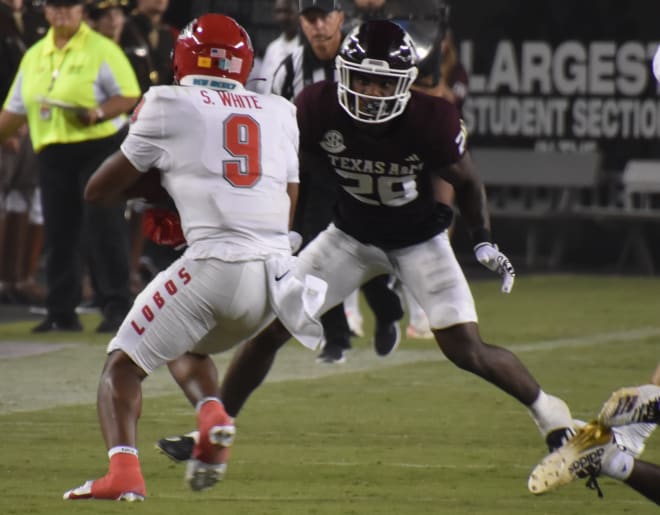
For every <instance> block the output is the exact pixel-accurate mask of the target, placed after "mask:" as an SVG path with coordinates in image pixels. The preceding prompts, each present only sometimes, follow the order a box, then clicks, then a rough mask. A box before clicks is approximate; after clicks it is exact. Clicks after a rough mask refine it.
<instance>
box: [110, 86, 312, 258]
mask: <svg viewBox="0 0 660 515" xmlns="http://www.w3.org/2000/svg"><path fill="white" fill-rule="evenodd" d="M121 150H122V152H123V153H124V155H125V156H126V157H127V159H128V160H129V161H131V163H132V164H133V165H134V166H135V167H136V168H137V169H138V170H140V171H143V172H146V171H147V170H149V169H150V168H154V167H155V168H158V169H159V170H160V171H161V177H162V179H161V181H162V184H163V187H164V188H165V189H166V190H167V191H168V193H169V194H170V196H171V197H172V198H173V199H174V202H175V204H176V207H177V209H178V211H179V215H180V216H181V224H182V228H183V231H184V235H185V237H186V241H187V242H188V246H189V248H188V250H187V251H186V253H187V255H189V256H190V257H192V258H206V257H217V258H219V259H223V260H226V261H241V260H246V259H260V258H266V257H267V256H269V255H272V254H273V253H276V254H279V253H281V254H289V253H290V249H289V240H288V237H287V233H288V222H289V210H290V201H289V197H288V195H287V183H297V182H299V179H298V126H297V123H296V113H295V106H293V105H292V104H291V103H290V102H288V101H286V100H285V99H283V98H281V97H279V96H276V95H260V94H255V93H253V92H251V91H247V90H245V89H244V88H242V87H240V86H237V87H236V88H235V89H234V90H233V91H231V92H228V91H217V90H213V89H208V88H204V87H198V86H157V87H152V88H151V89H150V90H149V91H148V92H147V93H146V94H145V96H144V101H143V102H142V104H141V106H140V107H139V110H138V112H137V114H136V115H134V120H133V122H132V124H131V127H130V131H129V134H128V136H127V137H126V139H125V140H124V143H123V144H122V145H121Z"/></svg>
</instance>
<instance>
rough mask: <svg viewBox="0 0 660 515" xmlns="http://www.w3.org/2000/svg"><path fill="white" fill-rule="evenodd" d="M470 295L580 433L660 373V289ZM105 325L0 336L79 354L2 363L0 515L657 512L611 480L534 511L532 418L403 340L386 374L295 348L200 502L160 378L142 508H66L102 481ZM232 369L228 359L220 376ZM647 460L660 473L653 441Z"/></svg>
mask: <svg viewBox="0 0 660 515" xmlns="http://www.w3.org/2000/svg"><path fill="white" fill-rule="evenodd" d="M473 289H474V293H475V298H476V300H477V307H478V310H479V313H480V317H481V331H482V334H483V336H484V339H485V340H486V341H488V342H492V343H497V344H500V345H503V346H506V347H508V348H510V349H512V350H514V352H516V353H517V355H518V356H519V357H520V359H521V360H522V361H523V362H524V363H525V364H526V365H527V366H528V367H529V368H530V370H531V371H532V372H533V373H534V375H535V376H536V377H537V378H538V380H539V381H540V382H541V384H542V385H543V386H544V388H545V390H546V391H548V392H551V393H556V394H558V395H560V396H562V397H563V398H564V399H565V400H566V401H567V402H569V404H570V406H571V408H572V410H573V414H574V416H575V417H576V418H582V419H589V418H591V417H593V416H595V414H596V413H597V412H598V409H599V408H600V405H601V404H602V402H603V401H604V400H605V399H606V398H607V397H608V395H609V393H610V392H611V391H612V390H614V389H616V388H618V387H620V386H626V385H632V384H641V383H644V382H647V381H648V380H649V378H650V375H651V373H652V371H653V369H654V368H655V366H656V364H657V363H658V361H660V344H659V343H658V341H659V340H660V313H659V309H658V308H659V307H660V302H659V300H658V299H659V298H660V280H659V279H656V278H648V277H643V278H621V277H590V276H580V277H578V276H530V277H520V278H519V280H518V281H517V284H516V287H515V288H514V291H513V293H512V294H511V295H509V296H505V295H502V294H500V293H499V289H498V284H497V282H495V281H483V282H482V281H478V282H475V283H473ZM96 322H97V318H95V317H94V316H86V317H85V319H84V323H85V326H86V331H85V332H84V333H82V334H79V335H73V336H72V335H56V336H47V337H40V338H39V339H38V340H37V339H35V338H34V336H33V335H31V334H29V327H30V324H28V323H16V324H7V325H1V326H0V341H4V342H7V341H12V342H24V343H25V344H26V345H27V344H29V343H30V342H37V341H38V342H40V343H48V344H52V345H56V344H58V343H67V344H74V345H71V346H68V347H65V348H62V349H60V350H58V351H56V352H52V353H48V354H40V355H36V356H31V357H24V358H16V359H0V435H1V443H0V449H1V451H0V456H1V459H0V514H2V515H9V514H44V515H56V514H78V513H94V514H105V513H124V512H128V511H130V512H131V513H140V514H154V515H155V514H159V515H195V514H212V513H213V514H223V515H234V514H236V515H238V514H241V515H243V514H250V515H253V514H269V515H270V514H282V515H299V514H300V515H302V514H306V515H309V514H314V515H315V514H318V515H322V514H328V515H330V514H333V515H335V514H342V515H343V514H360V515H362V514H365V515H367V514H368V515H372V514H398V515H408V514H411V515H417V514H427V513H429V514H430V513H434V514H474V515H478V514H501V515H516V514H520V515H531V514H533V515H537V514H539V515H540V514H547V515H555V514H556V515H572V514H576V515H577V514H580V515H582V514H584V513H596V512H597V513H599V514H603V515H607V514H617V515H620V514H634V515H644V514H647V513H648V514H650V513H657V506H655V505H653V504H651V503H650V502H649V501H647V500H646V499H644V498H643V497H641V496H640V495H638V494H636V493H635V492H633V491H632V490H630V489H628V488H627V487H625V486H624V485H622V484H621V483H618V482H616V481H614V480H611V479H607V478H602V479H601V481H600V483H601V486H602V488H603V490H604V493H605V498H604V499H599V498H598V497H597V495H596V493H595V491H592V490H588V489H587V488H585V486H584V484H583V482H579V483H574V484H571V485H568V486H566V487H564V488H563V489H561V490H558V491H556V492H552V493H550V494H547V495H544V496H540V497H534V496H532V495H531V494H530V493H528V491H527V477H528V474H529V472H530V470H531V468H532V467H533V466H534V465H535V464H536V462H537V461H539V460H540V458H541V457H542V456H543V455H544V454H545V448H544V444H543V441H542V439H541V437H540V435H539V433H538V431H537V429H536V427H535V426H534V424H533V422H532V420H531V418H530V417H529V415H528V414H527V413H526V410H525V409H524V408H523V407H522V406H520V405H519V404H518V403H516V402H515V401H514V400H512V399H511V398H509V397H508V396H506V395H505V394H503V393H502V392H500V391H499V390H497V389H495V388H494V387H492V386H491V385H489V384H487V383H485V382H483V381H482V380H481V379H479V378H477V377H474V376H472V375H470V374H467V373H465V372H463V371H460V370H458V369H456V368H455V367H454V366H453V365H451V364H450V363H448V362H447V361H445V360H444V359H443V358H442V355H441V353H440V352H439V351H438V350H437V348H436V345H435V343H434V342H429V341H418V340H414V341H413V340H405V339H404V341H403V342H402V344H401V346H400V347H399V349H398V350H397V352H396V354H394V355H393V356H390V357H388V358H384V359H383V358H377V357H376V356H375V354H374V353H373V351H372V350H371V349H370V348H369V343H368V339H366V338H364V339H356V340H354V342H353V343H354V347H355V349H354V350H353V351H351V353H350V354H349V357H348V362H347V363H346V364H344V365H339V366H330V367H328V366H322V365H317V364H316V363H315V362H314V357H315V354H314V353H312V352H310V351H309V350H306V349H304V348H303V347H302V346H300V345H298V344H296V343H295V342H292V343H290V344H289V345H287V347H285V349H284V350H283V351H282V352H281V355H280V356H279V358H278V360H277V362H276V365H275V368H274V370H273V372H272V374H271V376H269V380H268V382H267V383H266V384H265V385H264V386H262V387H261V389H259V390H258V391H257V392H256V393H255V395H254V396H253V397H252V399H251V400H250V402H248V404H247V405H246V407H245V409H244V411H243V412H242V414H241V416H240V418H239V419H238V421H237V427H238V437H237V440H236V444H235V447H234V449H233V454H232V459H231V462H230V466H229V471H228V474H227V477H226V478H225V480H224V481H223V482H222V483H221V484H219V485H217V486H216V487H215V488H214V489H212V490H210V491H207V492H202V493H193V492H190V491H188V490H187V489H186V487H185V485H184V484H183V471H184V468H183V466H182V465H176V464H174V463H172V462H170V461H168V460H167V459H165V458H164V457H162V456H161V455H159V454H158V453H157V452H156V451H155V449H154V447H153V442H154V441H155V440H157V439H158V438H159V437H161V436H164V435H170V434H177V433H180V432H185V431H188V430H190V429H192V428H193V425H194V414H193V411H192V409H191V408H190V407H189V406H188V405H187V403H186V402H185V400H184V398H183V396H182V395H181V394H180V393H178V392H177V390H176V388H175V387H174V386H173V385H172V384H171V381H170V380H169V377H168V375H167V372H166V371H158V372H157V373H156V374H154V376H153V377H151V378H148V379H147V380H146V382H145V385H144V386H145V394H146V398H145V401H144V408H143V413H142V418H141V422H140V430H139V443H140V452H141V461H142V466H143V471H144V474H145V478H146V481H147V490H148V498H147V500H146V502H144V503H138V504H132V505H129V504H126V503H113V502H96V501H94V502H93V501H79V502H66V501H63V500H62V499H61V496H62V493H63V492H64V491H65V490H67V489H69V488H71V487H74V486H77V485H78V484H81V483H82V482H83V481H84V480H85V479H92V478H96V477H99V476H100V475H103V474H104V473H105V471H106V466H107V458H106V455H105V449H104V446H103V442H102V438H101V435H100V432H99V429H98V424H97V420H96V411H95V406H94V398H95V390H96V381H97V379H98V374H99V372H100V369H101V366H102V363H103V359H104V348H105V344H106V340H107V338H105V337H101V336H99V335H96V334H95V333H93V330H92V329H93V327H94V326H95V323H96ZM402 327H405V326H402ZM228 357H229V356H219V357H217V362H218V365H219V367H220V368H223V367H224V366H225V364H226V362H227V360H228ZM644 457H645V459H647V460H648V461H651V462H656V463H660V436H658V435H657V434H655V435H653V437H652V438H651V439H650V440H649V445H648V448H647V451H646V453H645V455H644ZM658 488H660V485H658Z"/></svg>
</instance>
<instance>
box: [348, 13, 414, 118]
mask: <svg viewBox="0 0 660 515" xmlns="http://www.w3.org/2000/svg"><path fill="white" fill-rule="evenodd" d="M335 62H336V66H337V72H338V74H339V85H338V87H337V95H338V97H339V103H340V104H341V106H342V107H343V108H344V110H345V111H346V112H347V113H348V114H349V115H350V116H351V117H352V118H355V119H356V120H359V121H361V122H365V123H382V122H386V121H388V120H391V119H392V118H395V117H396V116H399V115H400V114H401V113H402V112H403V110H404V109H405V108H406V104H407V103H408V100H409V99H410V86H411V85H412V83H413V82H414V80H415V78H416V77H417V68H416V66H415V63H416V62H417V52H416V49H415V44H414V43H413V41H412V39H411V38H410V36H409V35H408V34H407V33H406V32H405V31H404V30H403V29H402V28H401V27H400V26H399V25H397V24H396V23H392V22H390V21H386V20H371V21H367V22H365V23H363V24H362V25H360V26H359V27H356V28H355V29H353V30H352V31H351V32H350V33H349V34H348V36H346V39H344V42H343V43H342V46H341V49H340V50H339V55H338V56H337V58H336V61H335ZM355 74H362V75H371V76H376V77H378V78H381V79H385V80H392V81H394V82H395V84H396V87H395V89H394V92H393V94H392V95H391V96H385V97H376V96H370V95H365V94H364V93H358V92H357V91H355V89H354V88H353V79H354V76H355Z"/></svg>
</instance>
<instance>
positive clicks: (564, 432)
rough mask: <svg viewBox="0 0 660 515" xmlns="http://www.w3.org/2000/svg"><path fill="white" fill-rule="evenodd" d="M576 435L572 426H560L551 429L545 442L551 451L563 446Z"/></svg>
mask: <svg viewBox="0 0 660 515" xmlns="http://www.w3.org/2000/svg"><path fill="white" fill-rule="evenodd" d="M574 436H575V430H574V429H573V428H572V427H560V428H559V429H555V430H554V431H550V432H549V433H548V434H547V435H545V443H546V444H547V446H548V449H549V450H550V452H554V451H556V450H557V449H559V448H560V447H562V446H563V445H564V444H565V443H566V442H568V441H569V440H570V439H571V438H573V437H574Z"/></svg>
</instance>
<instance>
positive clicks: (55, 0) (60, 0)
mask: <svg viewBox="0 0 660 515" xmlns="http://www.w3.org/2000/svg"><path fill="white" fill-rule="evenodd" d="M84 3H85V0H46V5H52V6H53V7H59V6H68V5H80V4H84Z"/></svg>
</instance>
